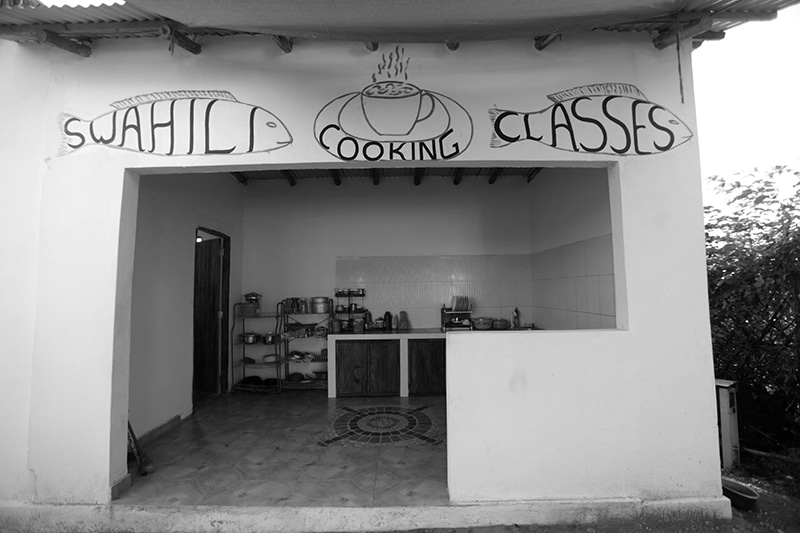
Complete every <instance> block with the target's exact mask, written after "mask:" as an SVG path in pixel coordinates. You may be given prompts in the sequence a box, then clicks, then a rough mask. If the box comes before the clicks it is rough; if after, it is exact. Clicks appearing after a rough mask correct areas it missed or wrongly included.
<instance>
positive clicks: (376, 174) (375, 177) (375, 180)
mask: <svg viewBox="0 0 800 533" xmlns="http://www.w3.org/2000/svg"><path fill="white" fill-rule="evenodd" d="M369 175H370V176H371V177H372V184H373V185H378V184H380V182H381V173H380V171H379V170H378V169H377V168H371V169H369Z"/></svg>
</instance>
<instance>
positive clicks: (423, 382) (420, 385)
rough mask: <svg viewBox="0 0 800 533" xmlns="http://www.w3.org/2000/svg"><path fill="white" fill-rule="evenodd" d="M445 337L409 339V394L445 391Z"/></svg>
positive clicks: (437, 393)
mask: <svg viewBox="0 0 800 533" xmlns="http://www.w3.org/2000/svg"><path fill="white" fill-rule="evenodd" d="M445 377H446V373H445V341H444V339H409V340H408V394H409V395H410V396H437V395H442V394H444V393H445Z"/></svg>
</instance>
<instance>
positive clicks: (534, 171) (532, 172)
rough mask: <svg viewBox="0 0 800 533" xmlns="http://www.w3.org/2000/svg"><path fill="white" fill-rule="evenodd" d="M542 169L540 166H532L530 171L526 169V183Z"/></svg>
mask: <svg viewBox="0 0 800 533" xmlns="http://www.w3.org/2000/svg"><path fill="white" fill-rule="evenodd" d="M542 170H544V168H542V167H536V168H532V169H530V171H528V183H530V182H532V181H533V179H534V178H535V177H536V176H538V175H539V173H540V172H541V171H542Z"/></svg>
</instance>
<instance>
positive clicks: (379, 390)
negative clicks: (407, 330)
mask: <svg viewBox="0 0 800 533" xmlns="http://www.w3.org/2000/svg"><path fill="white" fill-rule="evenodd" d="M368 344H369V377H368V381H367V392H368V393H369V395H370V396H399V395H400V341H394V340H385V341H369V343H368Z"/></svg>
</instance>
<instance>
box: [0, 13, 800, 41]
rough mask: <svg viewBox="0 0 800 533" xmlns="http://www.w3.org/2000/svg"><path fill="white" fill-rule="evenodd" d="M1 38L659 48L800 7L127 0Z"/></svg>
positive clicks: (1, 25)
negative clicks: (610, 34) (633, 43)
mask: <svg viewBox="0 0 800 533" xmlns="http://www.w3.org/2000/svg"><path fill="white" fill-rule="evenodd" d="M0 1H2V2H3V4H2V7H1V8H0V37H2V38H6V39H12V40H16V41H20V42H25V41H36V42H40V43H43V42H46V43H49V44H52V45H54V46H58V47H61V48H64V49H66V50H68V51H70V52H73V53H77V54H81V55H89V54H90V53H91V42H92V41H93V40H95V39H103V38H126V37H161V38H165V39H169V40H170V41H171V43H173V44H177V45H179V46H181V47H183V48H185V49H186V50H188V51H190V52H192V53H195V54H198V53H200V51H201V45H200V41H201V39H202V37H204V36H208V35H211V36H218V37H224V36H229V35H238V34H248V35H266V36H270V37H272V40H273V41H274V43H275V44H277V46H278V47H280V49H281V50H283V51H284V52H286V53H288V52H291V51H292V47H293V44H294V42H295V41H296V40H301V39H307V40H318V41H325V40H335V41H356V42H364V43H365V44H366V46H367V48H368V49H369V50H372V51H374V50H376V49H377V48H378V45H379V43H382V42H389V43H445V44H447V46H448V48H450V49H451V50H455V49H457V48H458V45H459V43H461V42H468V41H486V40H496V39H514V38H526V39H531V40H532V42H533V45H534V46H535V47H536V48H537V49H540V50H541V49H544V48H545V47H546V46H547V45H549V44H550V43H551V42H553V40H554V39H555V37H557V36H559V35H563V34H570V33H580V32H588V31H597V30H604V31H620V32H646V33H648V34H649V35H650V36H651V37H652V39H653V43H654V45H655V46H656V47H658V48H664V47H666V46H669V45H670V44H673V43H674V42H675V41H676V40H677V39H678V38H681V39H689V38H691V39H692V40H693V41H695V43H698V42H702V41H704V40H711V39H713V40H718V39H721V38H722V37H723V36H724V32H725V31H726V30H728V29H730V28H733V27H735V26H738V25H740V24H743V23H745V22H749V21H758V20H771V19H773V18H775V17H776V16H777V12H778V10H780V9H783V8H785V7H789V6H791V5H794V4H797V3H800V0H729V1H726V2H719V1H718V0H650V1H641V0H604V1H602V2H598V1H597V0H338V1H335V2H334V1H331V0H127V2H126V3H125V4H122V5H97V6H92V7H76V8H70V7H49V8H48V7H43V6H38V5H36V2H34V0H0Z"/></svg>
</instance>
